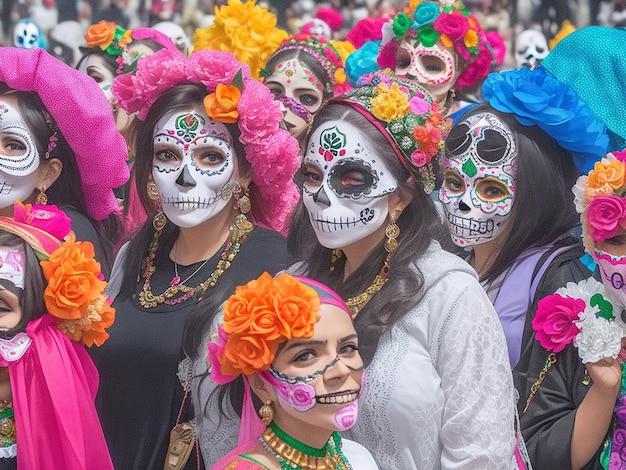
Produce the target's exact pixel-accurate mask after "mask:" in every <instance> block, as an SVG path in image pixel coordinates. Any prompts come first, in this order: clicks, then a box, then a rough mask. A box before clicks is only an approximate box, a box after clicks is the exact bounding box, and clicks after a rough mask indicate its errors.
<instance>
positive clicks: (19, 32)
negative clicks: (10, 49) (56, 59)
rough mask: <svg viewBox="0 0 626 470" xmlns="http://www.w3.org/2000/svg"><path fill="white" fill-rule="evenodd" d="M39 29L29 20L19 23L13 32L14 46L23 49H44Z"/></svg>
mask: <svg viewBox="0 0 626 470" xmlns="http://www.w3.org/2000/svg"><path fill="white" fill-rule="evenodd" d="M40 35H41V31H39V27H38V26H37V25H36V24H35V23H33V22H32V21H29V20H23V21H19V22H18V23H16V24H15V29H14V30H13V45H14V46H15V47H21V48H23V49H34V48H36V47H42V45H41V39H40Z"/></svg>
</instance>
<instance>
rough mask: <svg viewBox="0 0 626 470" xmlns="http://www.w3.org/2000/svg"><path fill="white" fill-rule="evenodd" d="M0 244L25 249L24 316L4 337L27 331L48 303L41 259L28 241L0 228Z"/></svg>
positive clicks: (22, 306) (22, 301) (22, 302)
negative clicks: (30, 323)
mask: <svg viewBox="0 0 626 470" xmlns="http://www.w3.org/2000/svg"><path fill="white" fill-rule="evenodd" d="M0 246H4V247H8V248H22V249H23V250H24V290H23V292H22V296H21V298H20V307H21V308H22V318H21V319H20V321H19V323H18V324H17V325H15V326H14V327H13V328H11V329H9V330H8V331H6V332H4V333H3V336H4V337H6V338H12V337H13V336H15V335H16V334H18V333H22V332H24V331H26V326H27V325H28V323H29V322H30V321H32V320H35V319H36V318H39V317H41V316H42V315H43V314H45V313H46V304H45V303H44V300H43V292H44V289H45V288H46V281H45V279H44V277H43V271H42V270H41V266H40V265H39V260H38V259H37V256H36V255H35V252H34V251H33V249H32V248H31V247H30V245H29V244H28V243H26V242H24V240H22V239H21V238H20V237H18V236H17V235H14V234H13V233H10V232H6V231H4V230H0Z"/></svg>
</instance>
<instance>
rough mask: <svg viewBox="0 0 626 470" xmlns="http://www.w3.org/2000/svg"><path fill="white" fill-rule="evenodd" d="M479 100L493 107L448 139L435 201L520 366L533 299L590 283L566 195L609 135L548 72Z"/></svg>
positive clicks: (512, 79)
mask: <svg viewBox="0 0 626 470" xmlns="http://www.w3.org/2000/svg"><path fill="white" fill-rule="evenodd" d="M521 90H524V91H525V92H527V93H534V94H535V95H536V97H537V99H536V101H540V102H542V106H540V107H539V108H538V109H541V111H536V109H535V106H536V102H532V101H526V102H524V100H518V99H517V97H516V96H519V95H516V94H515V93H516V92H517V91H521ZM544 90H546V92H544ZM548 90H549V91H548ZM553 90H557V92H558V93H557V92H555V91H553ZM483 93H484V94H485V97H486V99H487V101H488V103H486V104H483V105H480V106H477V107H476V108H474V109H472V110H470V111H469V112H468V113H467V114H466V115H465V116H463V118H462V120H461V121H460V122H458V123H457V124H456V125H455V126H454V127H453V128H452V130H451V131H450V134H449V135H448V137H447V138H446V145H445V165H444V171H443V183H442V186H441V190H440V193H439V199H440V200H441V202H442V203H443V204H444V207H445V216H446V219H447V222H448V227H449V229H450V234H451V236H452V240H453V241H454V243H455V244H456V245H457V246H459V247H461V248H463V249H464V250H466V253H467V256H468V258H467V259H468V261H469V263H470V264H471V265H472V266H473V267H474V269H476V271H477V273H478V275H479V276H480V280H481V283H482V284H483V287H484V288H485V290H486V292H487V294H488V295H489V297H490V299H491V300H492V301H493V303H494V306H495V308H496V311H497V312H498V316H499V317H500V320H501V321H502V325H503V327H504V332H505V334H506V337H507V345H508V352H509V359H510V363H511V367H512V368H514V367H516V365H517V364H518V362H519V360H520V356H521V354H522V352H523V350H524V347H525V345H527V344H528V343H529V342H531V340H532V338H530V337H529V334H528V332H527V334H526V335H524V330H525V326H524V325H525V323H526V321H527V317H529V316H530V317H531V318H532V313H533V312H534V311H535V309H536V302H537V301H538V300H539V299H541V298H542V297H544V296H545V295H547V294H549V293H552V292H554V291H555V290H556V289H558V288H559V287H561V286H563V285H565V283H567V282H570V281H579V280H581V279H585V278H587V277H589V274H590V273H589V270H588V268H586V267H585V266H584V264H583V263H581V262H580V261H579V258H580V257H581V256H582V254H583V252H582V246H581V245H580V242H579V237H577V236H576V234H575V233H574V232H573V230H574V229H575V228H576V227H577V225H578V224H579V218H578V215H577V214H576V211H575V208H574V205H573V203H572V196H571V191H569V190H568V188H569V187H571V186H573V184H574V182H575V181H576V178H577V176H578V175H579V173H578V171H579V170H578V169H577V165H578V166H579V168H581V169H582V168H583V166H584V165H589V164H590V163H589V162H593V160H595V159H596V158H598V155H599V154H600V153H601V152H604V151H605V150H606V146H607V144H608V137H607V135H606V128H605V127H604V125H603V124H602V123H601V122H600V121H598V120H597V119H596V118H595V116H594V114H593V113H592V112H591V110H590V109H589V107H588V106H587V105H585V104H584V103H583V102H582V101H581V100H580V98H579V97H578V95H577V94H576V93H575V92H574V91H573V90H572V89H571V88H570V87H569V86H567V85H566V84H564V83H561V82H560V81H558V80H556V79H555V78H554V77H552V76H551V75H549V74H547V72H546V71H545V70H544V69H541V68H540V69H536V70H534V71H530V70H529V69H523V70H519V71H511V72H502V73H500V74H494V75H490V76H489V77H488V78H487V80H486V81H485V84H484V86H483ZM562 96H565V97H567V100H561V99H560V98H559V97H562ZM541 100H543V101H541ZM527 106H528V107H527ZM555 115H558V116H563V118H560V119H558V120H555V119H553V116H555ZM557 121H558V124H556V122H557ZM553 123H554V124H553ZM526 330H528V328H526ZM527 361H528V358H526V359H525V360H524V361H523V364H520V367H526V365H527ZM524 388H525V387H524ZM520 394H521V395H522V397H524V396H526V395H524V392H523V390H520Z"/></svg>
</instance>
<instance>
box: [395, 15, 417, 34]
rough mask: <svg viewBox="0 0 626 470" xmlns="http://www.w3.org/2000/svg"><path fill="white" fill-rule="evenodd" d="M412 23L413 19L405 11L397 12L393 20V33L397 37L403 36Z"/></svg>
mask: <svg viewBox="0 0 626 470" xmlns="http://www.w3.org/2000/svg"><path fill="white" fill-rule="evenodd" d="M411 24H413V21H412V20H411V18H410V17H409V15H407V14H406V13H399V14H398V15H397V16H396V17H395V19H394V20H393V33H394V34H395V35H396V37H397V38H401V37H403V36H404V35H405V34H406V32H407V31H408V30H409V28H410V27H411Z"/></svg>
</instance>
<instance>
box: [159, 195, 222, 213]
mask: <svg viewBox="0 0 626 470" xmlns="http://www.w3.org/2000/svg"><path fill="white" fill-rule="evenodd" d="M217 199H218V198H217V197H214V198H205V197H203V198H200V197H192V198H181V197H179V196H174V197H172V196H170V197H166V198H163V202H162V204H169V205H171V206H174V207H176V209H179V210H183V211H184V210H189V209H206V208H207V207H210V206H211V205H212V204H215V201H217Z"/></svg>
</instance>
